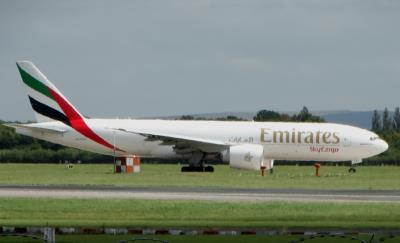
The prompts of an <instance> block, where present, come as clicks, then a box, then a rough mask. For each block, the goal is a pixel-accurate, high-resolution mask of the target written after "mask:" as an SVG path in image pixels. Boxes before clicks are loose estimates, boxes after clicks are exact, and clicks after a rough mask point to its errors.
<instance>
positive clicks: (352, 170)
mask: <svg viewBox="0 0 400 243" xmlns="http://www.w3.org/2000/svg"><path fill="white" fill-rule="evenodd" d="M356 171H357V170H356V168H354V167H351V168H350V169H349V173H356Z"/></svg>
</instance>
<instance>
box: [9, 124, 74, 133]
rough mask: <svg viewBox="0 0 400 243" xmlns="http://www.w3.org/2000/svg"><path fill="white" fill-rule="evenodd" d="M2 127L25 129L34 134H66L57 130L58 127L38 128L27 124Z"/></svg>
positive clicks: (60, 129) (63, 130)
mask: <svg viewBox="0 0 400 243" xmlns="http://www.w3.org/2000/svg"><path fill="white" fill-rule="evenodd" d="M2 125H4V126H7V127H12V128H15V129H25V130H30V131H36V132H45V133H56V134H63V133H66V132H67V130H65V129H62V128H58V127H38V126H33V125H29V124H17V123H5V124H2Z"/></svg>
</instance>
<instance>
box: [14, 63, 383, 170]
mask: <svg viewBox="0 0 400 243" xmlns="http://www.w3.org/2000/svg"><path fill="white" fill-rule="evenodd" d="M17 67H18V69H19V72H20V74H21V77H22V80H23V82H24V83H25V85H26V87H27V91H28V95H29V101H30V103H31V105H32V108H33V110H34V112H35V115H36V119H37V123H33V124H8V125H9V126H11V127H14V128H15V129H16V132H17V133H20V134H23V135H27V136H31V137H35V138H38V139H42V140H46V141H49V142H52V143H57V144H62V145H65V146H68V147H74V148H78V149H82V150H87V151H92V152H95V153H99V154H105V155H113V156H117V157H125V156H131V155H137V156H141V157H158V158H177V159H188V161H189V166H188V167H183V168H182V171H183V172H185V171H208V172H212V171H213V170H214V169H213V168H212V167H211V166H205V165H204V160H205V159H206V158H214V159H222V161H224V162H229V164H230V166H231V167H233V168H240V169H249V170H260V169H261V170H265V169H272V167H273V165H274V160H296V161H338V162H339V161H351V162H352V167H351V170H352V171H353V172H355V169H354V166H355V165H356V164H358V163H361V162H362V159H364V158H368V157H371V156H374V155H377V154H380V153H382V152H384V151H386V150H387V148H388V144H387V143H386V142H385V141H384V140H382V139H381V138H379V136H378V135H376V134H375V133H373V132H371V131H368V130H365V129H361V128H357V127H353V126H349V125H342V124H332V123H299V122H254V121H243V122H238V121H234V122H233V121H232V122H231V121H178V120H133V119H92V118H86V117H84V116H82V115H81V113H80V112H79V111H78V110H77V109H76V108H75V107H74V106H73V105H72V104H71V103H70V102H69V101H68V100H67V99H66V98H65V97H64V95H62V94H61V92H60V91H59V90H58V89H57V88H56V87H55V86H54V85H53V84H52V83H51V82H50V81H49V80H48V79H47V78H46V77H45V76H44V75H43V74H42V73H41V72H40V71H39V70H38V69H37V68H36V67H35V65H34V64H33V63H32V62H29V61H19V62H17Z"/></svg>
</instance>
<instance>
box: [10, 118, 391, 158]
mask: <svg viewBox="0 0 400 243" xmlns="http://www.w3.org/2000/svg"><path fill="white" fill-rule="evenodd" d="M86 123H87V125H88V126H89V127H90V128H91V129H92V130H93V131H94V133H96V134H97V135H99V136H100V137H101V138H103V139H104V140H105V141H107V142H108V143H109V144H112V145H113V146H114V147H116V148H118V150H115V149H113V148H109V147H106V146H104V145H102V144H100V143H98V142H96V141H95V140H92V139H90V138H88V137H86V136H84V135H82V134H81V133H78V132H77V131H76V130H75V129H73V128H71V127H70V126H67V125H65V124H64V123H62V122H58V121H56V122H45V123H35V124H31V125H29V126H34V127H39V128H49V129H54V128H56V129H59V130H62V131H63V132H62V133H53V132H46V130H30V129H24V128H19V129H17V132H19V133H22V134H24V135H28V136H32V137H36V138H39V139H43V140H46V141H50V142H53V143H58V144H62V145H65V146H69V147H74V148H78V149H83V150H88V151H92V152H96V153H100V154H106V155H114V154H115V155H117V156H126V155H139V156H142V157H160V158H177V157H182V156H183V155H184V154H185V153H181V152H180V151H179V149H178V148H176V146H175V145H173V144H168V143H165V142H161V141H157V140H156V141H152V140H151V139H148V138H146V137H144V136H141V135H140V134H135V133H129V132H126V131H130V130H139V131H151V132H155V133H162V134H175V135H179V136H185V137H195V138H199V139H211V140H214V141H220V142H222V143H225V144H229V145H238V144H260V145H262V146H263V147H264V156H265V157H266V158H269V159H274V160H308V161H348V160H351V161H356V160H361V159H363V158H367V157H371V156H374V155H376V154H379V153H381V152H383V151H385V150H386V149H387V144H386V142H384V141H383V140H382V139H380V138H379V137H378V136H377V135H376V134H375V133H373V132H370V131H368V130H365V129H361V128H357V127H353V126H349V125H342V124H333V123H294V122H247V121H246V122H238V121H232V122H230V121H178V120H172V121H171V120H130V119H87V120H86ZM207 149H208V148H207V146H205V147H203V148H202V150H203V151H204V152H207ZM210 149H211V148H210ZM210 152H211V150H210ZM186 154H187V153H186Z"/></svg>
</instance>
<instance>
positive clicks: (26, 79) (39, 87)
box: [17, 64, 54, 100]
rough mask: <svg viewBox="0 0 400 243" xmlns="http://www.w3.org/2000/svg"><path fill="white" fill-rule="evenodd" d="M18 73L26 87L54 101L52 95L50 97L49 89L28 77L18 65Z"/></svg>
mask: <svg viewBox="0 0 400 243" xmlns="http://www.w3.org/2000/svg"><path fill="white" fill-rule="evenodd" d="M17 67H18V70H19V73H20V74H21V77H22V80H23V81H24V83H25V84H26V85H28V86H29V87H31V88H32V89H34V90H36V91H37V92H39V93H41V94H43V95H45V96H47V97H49V98H50V99H52V100H54V97H53V95H51V93H50V91H49V89H48V88H47V86H46V85H44V84H43V83H41V82H40V81H38V80H36V79H35V78H34V77H32V76H31V75H29V74H28V73H27V72H25V70H23V69H22V68H21V67H20V66H19V65H18V64H17Z"/></svg>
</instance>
